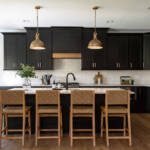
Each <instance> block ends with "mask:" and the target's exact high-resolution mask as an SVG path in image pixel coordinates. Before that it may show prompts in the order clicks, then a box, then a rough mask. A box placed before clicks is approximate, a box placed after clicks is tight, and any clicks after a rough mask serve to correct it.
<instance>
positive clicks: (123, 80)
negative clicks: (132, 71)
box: [120, 76, 134, 85]
mask: <svg viewBox="0 0 150 150" xmlns="http://www.w3.org/2000/svg"><path fill="white" fill-rule="evenodd" d="M120 84H121V85H133V84H134V80H133V78H132V77H130V76H120Z"/></svg>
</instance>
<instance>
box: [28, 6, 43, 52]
mask: <svg viewBox="0 0 150 150" xmlns="http://www.w3.org/2000/svg"><path fill="white" fill-rule="evenodd" d="M41 8H42V7H41V6H35V9H36V11H37V30H36V34H35V39H34V40H33V41H32V42H31V44H30V49H32V50H44V49H45V46H44V43H43V41H41V40H40V33H39V16H38V10H39V9H41Z"/></svg>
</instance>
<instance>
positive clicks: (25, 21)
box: [22, 19, 30, 23]
mask: <svg viewBox="0 0 150 150" xmlns="http://www.w3.org/2000/svg"><path fill="white" fill-rule="evenodd" d="M22 22H23V23H29V22H30V20H29V19H23V20H22Z"/></svg>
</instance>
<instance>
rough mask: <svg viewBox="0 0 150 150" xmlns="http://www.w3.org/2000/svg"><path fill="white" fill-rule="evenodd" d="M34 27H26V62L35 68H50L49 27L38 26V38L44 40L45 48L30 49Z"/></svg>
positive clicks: (51, 62)
mask: <svg viewBox="0 0 150 150" xmlns="http://www.w3.org/2000/svg"><path fill="white" fill-rule="evenodd" d="M35 33H36V28H27V41H28V48H27V52H28V53H27V62H28V64H30V65H32V66H34V67H35V69H37V70H49V69H52V64H53V60H52V50H51V30H50V28H39V33H40V39H41V40H42V41H43V42H44V44H45V47H46V49H45V50H41V51H39V50H37V51H36V50H31V49H30V43H31V42H32V40H34V37H35Z"/></svg>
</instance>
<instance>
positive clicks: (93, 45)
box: [88, 6, 103, 49]
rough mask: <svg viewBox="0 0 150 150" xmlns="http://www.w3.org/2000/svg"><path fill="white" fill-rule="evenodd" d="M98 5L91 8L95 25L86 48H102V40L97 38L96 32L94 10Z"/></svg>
mask: <svg viewBox="0 0 150 150" xmlns="http://www.w3.org/2000/svg"><path fill="white" fill-rule="evenodd" d="M98 8H99V7H98V6H95V7H93V10H94V11H95V27H94V33H93V39H92V40H91V41H90V42H89V44H88V49H102V48H103V46H102V42H101V41H100V40H98V39H97V32H96V10H97V9H98Z"/></svg>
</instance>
